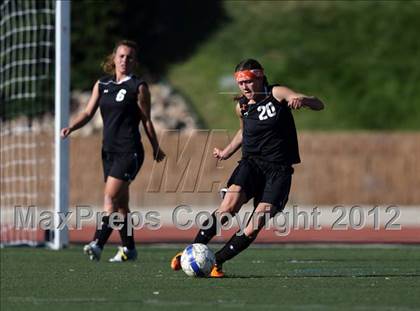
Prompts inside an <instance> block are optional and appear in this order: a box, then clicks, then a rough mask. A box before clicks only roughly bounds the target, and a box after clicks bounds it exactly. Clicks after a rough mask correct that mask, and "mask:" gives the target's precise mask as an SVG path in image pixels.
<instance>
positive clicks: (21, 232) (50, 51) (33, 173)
mask: <svg viewBox="0 0 420 311" xmlns="http://www.w3.org/2000/svg"><path fill="white" fill-rule="evenodd" d="M54 7H55V2H54V1H53V0H25V1H19V0H4V1H2V3H1V4H0V13H1V20H0V41H1V44H0V61H1V66H0V100H1V111H0V112H1V120H0V122H1V124H0V139H1V145H0V157H1V163H0V169H1V176H0V185H1V189H0V190H1V201H0V203H1V204H0V225H1V244H2V245H3V246H4V245H13V244H29V245H36V244H38V243H39V242H40V241H41V240H43V234H42V232H40V231H39V230H37V228H36V227H37V226H35V227H34V228H23V229H17V228H16V224H17V223H16V222H17V218H16V212H17V210H16V209H15V208H16V207H22V208H23V209H20V211H25V209H27V208H28V207H30V206H34V207H36V212H35V215H34V216H35V217H36V218H37V216H39V213H40V212H42V211H43V210H47V209H48V210H51V209H52V205H53V183H52V176H53V164H54V163H53V162H54V157H53V150H54V145H53V143H54V140H53V131H54V84H53V82H54V66H53V65H54V22H55V20H54V13H55V10H54ZM26 211H27V210H26ZM23 216H26V214H24V215H23Z"/></svg>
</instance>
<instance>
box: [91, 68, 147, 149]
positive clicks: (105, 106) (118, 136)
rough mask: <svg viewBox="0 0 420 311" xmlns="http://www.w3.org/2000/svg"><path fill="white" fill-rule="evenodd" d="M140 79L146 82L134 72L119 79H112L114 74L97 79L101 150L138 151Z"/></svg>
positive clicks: (139, 145)
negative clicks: (101, 126) (101, 139)
mask: <svg viewBox="0 0 420 311" xmlns="http://www.w3.org/2000/svg"><path fill="white" fill-rule="evenodd" d="M142 83H144V84H146V83H145V82H144V81H142V80H140V79H138V78H136V77H135V76H134V75H133V76H128V77H126V78H124V79H123V80H121V81H120V82H116V81H115V77H114V76H107V77H104V78H101V79H100V80H99V108H100V110H101V115H102V119H103V123H104V128H103V147H102V148H103V150H104V151H107V152H138V151H139V150H141V149H142V144H141V137H140V132H139V123H140V113H141V112H140V108H139V106H138V104H137V95H138V89H139V86H140V85H141V84H142Z"/></svg>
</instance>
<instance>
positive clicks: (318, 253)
mask: <svg viewBox="0 0 420 311" xmlns="http://www.w3.org/2000/svg"><path fill="white" fill-rule="evenodd" d="M113 251H114V248H113V247H108V248H107V249H106V250H105V252H104V254H103V256H104V257H103V259H104V260H103V261H101V262H99V263H96V262H89V261H88V260H87V258H85V257H84V256H83V255H82V251H81V246H71V247H70V248H68V249H66V250H64V251H60V252H55V251H50V250H45V249H27V248H25V249H24V248H21V249H16V248H15V249H12V248H9V249H2V250H1V310H2V311H6V310H25V311H29V310H77V309H78V310H119V311H120V310H136V309H137V310H138V309H146V310H212V309H215V308H218V309H226V310H229V309H231V310H279V309H281V310H420V247H418V246H404V247H397V246H395V247H394V246H391V247H365V246H354V247H353V246H352V247H344V246H323V247H313V246H310V247H309V246H308V247H306V246H295V247H288V246H272V247H265V246H264V247H253V248H250V249H249V250H247V251H246V252H244V253H243V254H241V255H240V256H239V257H237V258H235V259H234V260H232V261H231V262H230V263H227V264H226V265H225V270H226V272H227V274H228V277H226V278H224V279H194V278H188V277H187V276H186V275H185V274H184V273H183V272H172V271H170V269H169V265H168V264H169V259H170V258H171V256H172V255H173V254H174V252H175V251H176V248H174V247H173V246H170V247H163V246H142V247H140V248H139V251H140V252H139V255H140V256H139V260H138V261H137V262H135V263H125V264H111V263H107V262H106V260H105V259H107V258H108V257H110V256H111V255H113Z"/></svg>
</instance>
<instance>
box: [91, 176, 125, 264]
mask: <svg viewBox="0 0 420 311" xmlns="http://www.w3.org/2000/svg"><path fill="white" fill-rule="evenodd" d="M126 185H127V182H126V181H124V180H121V179H117V178H115V177H112V176H108V177H107V180H106V183H105V190H104V205H103V216H102V219H101V224H100V226H97V229H96V232H95V236H94V241H92V242H91V243H89V244H88V245H86V246H85V248H84V251H85V253H86V254H88V255H89V257H90V259H91V260H99V259H100V255H101V251H102V249H103V247H104V245H105V243H106V242H107V241H108V239H109V237H110V236H111V233H112V230H113V229H112V227H111V225H110V223H109V216H110V215H111V214H112V213H113V212H116V211H117V208H116V202H117V197H118V196H119V194H120V192H121V190H122V189H123V188H124V187H126Z"/></svg>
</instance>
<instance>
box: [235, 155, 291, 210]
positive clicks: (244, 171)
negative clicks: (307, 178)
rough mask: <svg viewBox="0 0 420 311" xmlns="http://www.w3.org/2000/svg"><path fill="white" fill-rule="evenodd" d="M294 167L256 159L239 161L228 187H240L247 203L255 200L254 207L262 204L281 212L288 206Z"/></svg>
mask: <svg viewBox="0 0 420 311" xmlns="http://www.w3.org/2000/svg"><path fill="white" fill-rule="evenodd" d="M292 174H293V167H292V166H291V165H279V164H275V163H270V162H266V161H263V160H259V159H254V158H246V159H242V160H241V161H239V164H238V166H237V167H236V168H235V170H234V171H233V173H232V176H231V177H230V178H229V181H228V184H227V186H228V187H230V186H231V185H238V186H241V188H242V190H243V191H244V193H245V195H246V199H247V201H248V200H250V199H251V198H254V206H256V205H257V204H258V203H260V202H264V203H269V204H272V205H273V206H275V207H276V210H275V212H276V213H277V212H281V211H282V210H283V209H284V207H285V206H286V203H287V200H288V198H289V192H290V186H291V183H292Z"/></svg>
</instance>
